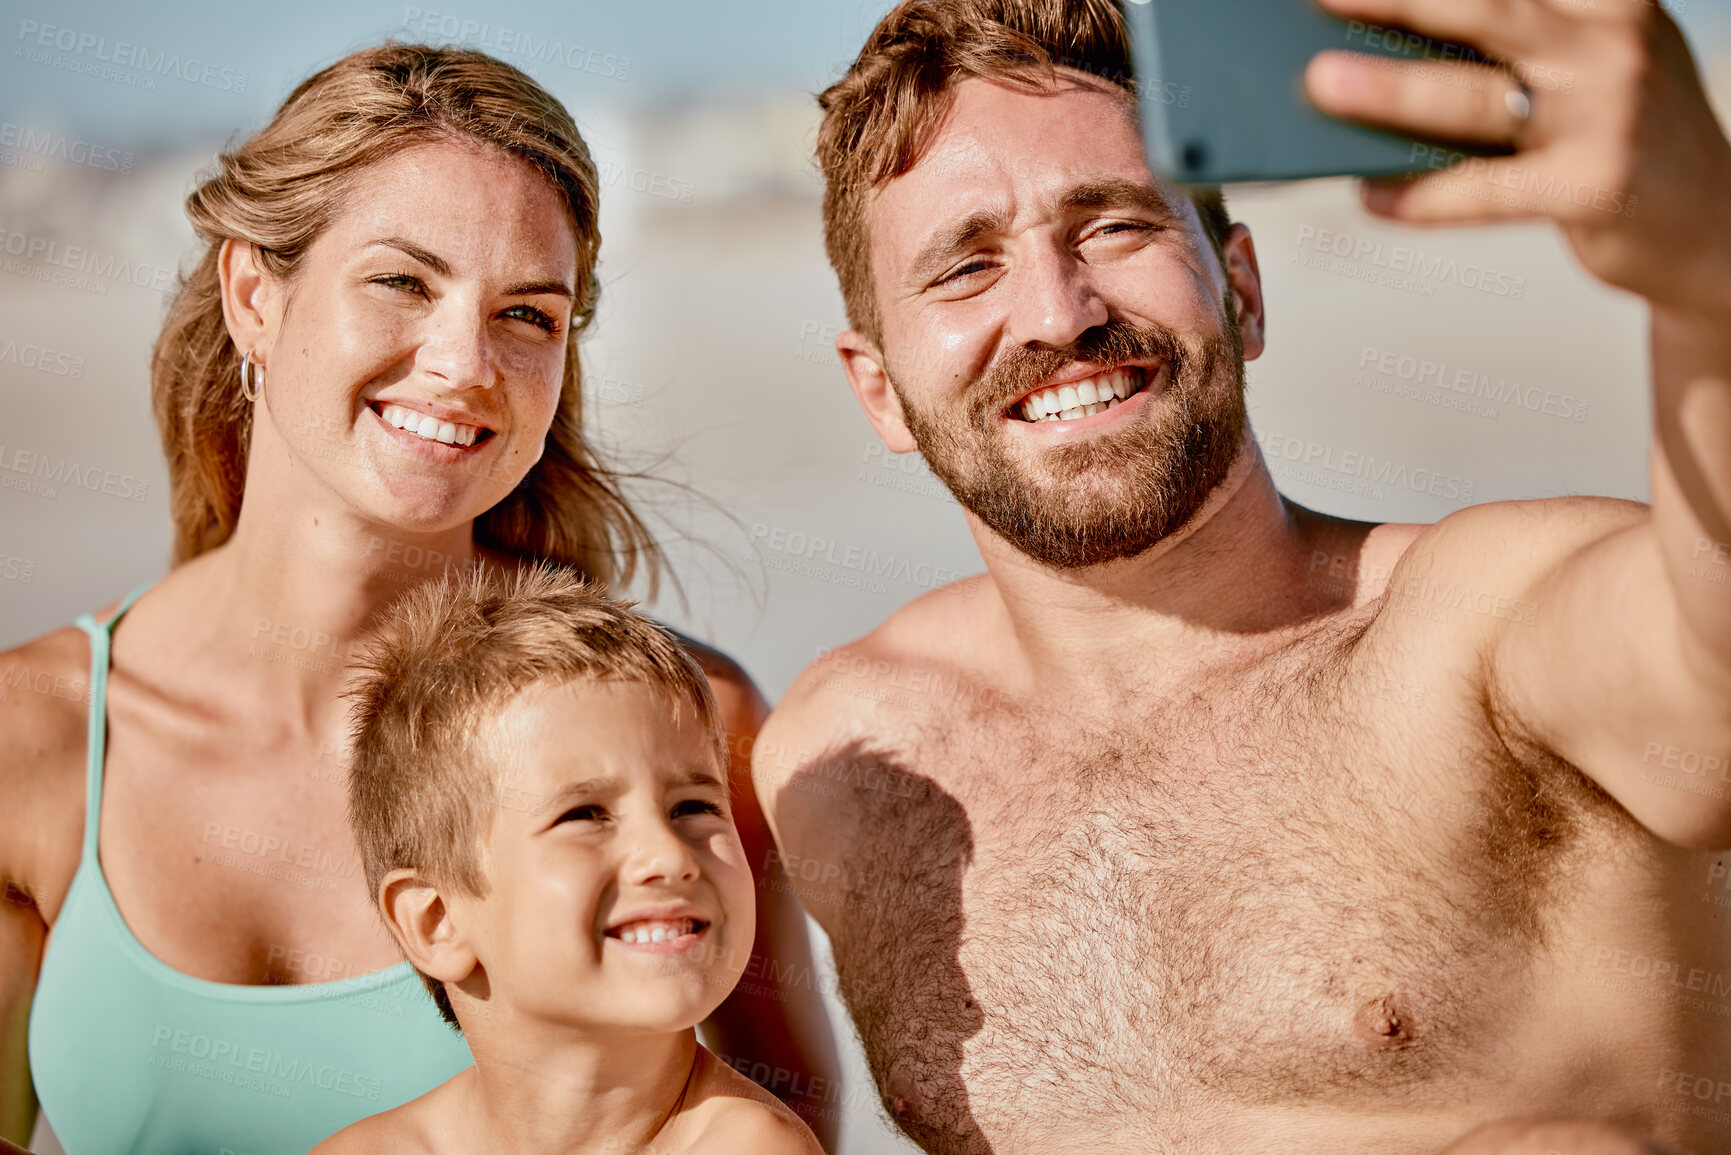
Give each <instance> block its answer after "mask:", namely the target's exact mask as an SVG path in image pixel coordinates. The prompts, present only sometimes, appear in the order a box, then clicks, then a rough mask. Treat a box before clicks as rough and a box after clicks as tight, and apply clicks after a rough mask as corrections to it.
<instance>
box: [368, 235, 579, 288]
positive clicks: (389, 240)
mask: <svg viewBox="0 0 1731 1155" xmlns="http://www.w3.org/2000/svg"><path fill="white" fill-rule="evenodd" d="M372 243H373V244H375V245H384V246H385V247H386V248H391V249H396V250H397V251H398V252H400V253H405V254H407V255H408V256H410V257H413V258H414V259H415V260H417V261H419V262H421V264H423V265H425V266H427V267H428V268H429V269H431V270H433V271H434V272H435V273H437V274H439V275H440V276H441V277H448V276H450V275H451V263H450V262H449V261H447V260H445V258H443V257H441V256H440V255H439V254H437V253H435V252H433V251H432V250H431V249H428V248H426V247H424V246H422V245H417V244H416V243H415V242H414V241H411V240H409V239H407V238H406V237H379V238H378V239H377V240H375V241H373V242H372ZM542 293H554V294H556V295H558V296H561V297H564V298H565V299H566V300H575V299H576V297H577V294H576V293H575V292H574V291H573V290H572V288H571V286H570V285H568V284H566V283H565V282H564V281H553V280H548V281H519V282H518V283H517V284H515V285H511V286H509V287H508V288H506V290H505V294H504V295H505V296H507V297H534V296H539V295H540V294H542Z"/></svg>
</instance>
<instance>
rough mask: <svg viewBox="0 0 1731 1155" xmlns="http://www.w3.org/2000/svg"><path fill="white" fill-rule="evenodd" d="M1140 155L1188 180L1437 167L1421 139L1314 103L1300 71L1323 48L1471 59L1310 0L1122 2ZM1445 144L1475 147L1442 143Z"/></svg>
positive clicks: (1471, 54)
mask: <svg viewBox="0 0 1731 1155" xmlns="http://www.w3.org/2000/svg"><path fill="white" fill-rule="evenodd" d="M1124 16H1125V19H1126V21H1127V22H1128V24H1129V28H1130V49H1131V54H1132V59H1133V60H1134V63H1135V68H1136V81H1137V90H1138V93H1139V94H1140V95H1139V104H1140V107H1141V115H1142V135H1143V138H1144V140H1145V141H1146V142H1147V147H1148V159H1149V163H1150V164H1152V165H1153V167H1154V170H1155V171H1156V172H1158V173H1160V174H1161V175H1162V176H1166V177H1169V178H1171V179H1173V180H1177V181H1180V182H1182V183H1185V184H1224V183H1227V182H1229V181H1273V180H1301V179H1304V178H1307V177H1319V176H1391V175H1395V174H1398V173H1403V172H1416V171H1418V170H1420V169H1428V168H1435V167H1439V166H1438V165H1437V164H1434V163H1433V160H1435V159H1437V158H1438V155H1439V154H1438V152H1437V151H1436V149H1437V148H1438V147H1439V146H1442V145H1444V144H1445V142H1437V141H1419V140H1415V139H1413V138H1411V137H1405V136H1400V135H1397V134H1395V133H1390V132H1383V131H1381V130H1379V129H1375V128H1369V127H1366V126H1364V125H1357V124H1349V123H1347V122H1346V121H1342V120H1336V119H1334V118H1333V117H1331V116H1326V115H1324V114H1323V113H1321V112H1318V111H1317V110H1316V108H1315V106H1313V105H1312V104H1311V103H1310V101H1309V99H1308V98H1307V97H1306V96H1305V94H1304V69H1305V66H1306V65H1308V64H1309V63H1310V58H1311V57H1313V56H1315V55H1316V54H1317V53H1318V52H1320V51H1322V50H1323V49H1325V48H1341V49H1346V50H1348V51H1352V52H1363V53H1369V54H1373V55H1377V56H1381V57H1385V58H1387V59H1388V60H1389V61H1390V64H1389V67H1391V68H1399V67H1401V66H1402V64H1403V63H1405V62H1408V61H1422V60H1430V61H1461V60H1464V61H1474V62H1479V63H1484V62H1485V57H1484V56H1482V55H1480V54H1479V53H1477V52H1475V51H1474V50H1473V49H1471V48H1469V47H1466V46H1465V45H1460V44H1452V43H1449V42H1447V41H1441V40H1434V39H1430V38H1428V37H1424V36H1419V35H1417V34H1415V33H1411V32H1407V31H1405V30H1403V29H1396V28H1385V27H1382V26H1381V25H1377V24H1368V23H1366V22H1364V21H1360V20H1340V19H1337V18H1336V17H1334V16H1333V15H1331V14H1329V13H1327V12H1324V11H1323V10H1322V9H1321V8H1318V7H1317V6H1316V5H1315V4H1314V3H1312V2H1311V0H1124ZM1446 147H1447V148H1448V149H1449V151H1451V152H1465V153H1473V152H1475V151H1477V150H1475V149H1473V148H1462V147H1460V146H1458V145H1447V146H1446Z"/></svg>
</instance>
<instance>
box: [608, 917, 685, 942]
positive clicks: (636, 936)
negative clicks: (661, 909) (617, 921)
mask: <svg viewBox="0 0 1731 1155" xmlns="http://www.w3.org/2000/svg"><path fill="white" fill-rule="evenodd" d="M696 929H697V924H696V923H695V922H693V921H692V920H691V919H689V918H680V919H673V920H670V921H669V920H660V921H656V922H634V923H632V924H631V925H630V926H627V927H626V928H625V929H623V930H621V931H620V932H619V940H620V941H621V942H628V943H642V942H666V941H667V940H668V939H674V938H678V937H679V936H680V935H683V934H691V933H692V932H693V931H695V930H696Z"/></svg>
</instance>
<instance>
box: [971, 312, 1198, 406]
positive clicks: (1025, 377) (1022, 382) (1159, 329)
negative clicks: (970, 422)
mask: <svg viewBox="0 0 1731 1155" xmlns="http://www.w3.org/2000/svg"><path fill="white" fill-rule="evenodd" d="M1154 360H1159V361H1164V362H1166V364H1167V366H1168V369H1169V372H1170V377H1169V378H1168V379H1169V380H1172V381H1178V380H1182V379H1183V375H1184V370H1185V368H1186V365H1187V362H1188V355H1187V353H1186V352H1185V349H1184V345H1183V342H1181V341H1179V339H1178V335H1177V334H1176V333H1174V332H1173V331H1172V330H1171V329H1168V328H1166V327H1165V326H1164V325H1131V324H1129V323H1127V322H1124V321H1108V322H1106V323H1105V324H1104V325H1096V326H1095V327H1094V328H1092V329H1089V330H1087V331H1086V332H1084V333H1083V334H1082V335H1081V336H1080V337H1078V338H1076V340H1075V342H1074V343H1072V344H1070V345H1068V346H1065V347H1063V348H1044V347H1034V346H1028V345H1018V346H1017V347H1015V348H1013V349H1010V350H1008V351H1006V352H1005V353H1004V354H1003V355H1002V356H1001V357H999V358H998V363H997V364H996V365H994V366H992V368H991V369H990V370H988V371H987V372H986V374H985V376H983V377H981V378H980V381H979V384H978V385H976V386H975V388H974V397H973V398H972V400H971V402H970V406H969V407H970V409H971V411H972V413H971V415H972V417H973V418H974V420H975V422H976V423H982V424H983V423H985V422H987V421H990V420H993V419H995V418H996V417H997V416H998V415H999V414H1001V413H1002V412H1003V411H1004V410H1006V409H1008V408H1009V407H1010V405H1011V403H1013V402H1015V401H1019V400H1021V399H1022V398H1023V397H1024V396H1026V395H1027V394H1029V393H1031V392H1033V391H1034V390H1035V389H1038V388H1039V387H1040V386H1041V385H1043V384H1044V383H1045V382H1046V381H1048V380H1049V379H1051V378H1052V377H1054V376H1056V375H1057V374H1059V373H1061V372H1063V371H1064V370H1065V369H1068V368H1069V367H1070V366H1072V365H1077V364H1082V363H1088V364H1095V365H1099V366H1101V367H1102V368H1103V369H1110V368H1112V367H1114V366H1117V365H1122V364H1124V363H1126V362H1129V361H1154Z"/></svg>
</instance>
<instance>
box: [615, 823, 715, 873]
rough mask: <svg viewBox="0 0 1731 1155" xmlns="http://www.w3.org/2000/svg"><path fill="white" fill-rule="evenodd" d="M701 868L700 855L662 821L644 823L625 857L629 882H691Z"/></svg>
mask: <svg viewBox="0 0 1731 1155" xmlns="http://www.w3.org/2000/svg"><path fill="white" fill-rule="evenodd" d="M699 873H700V871H699V870H698V866H697V856H696V855H695V854H693V853H692V851H691V847H690V845H689V844H687V843H686V841H685V839H683V838H681V837H679V834H678V832H677V831H675V830H674V829H673V828H672V827H671V826H669V825H667V824H666V823H663V822H658V823H653V824H647V823H646V824H645V826H644V828H643V829H642V830H641V831H639V832H638V833H637V836H636V838H635V840H634V841H633V843H632V848H631V854H630V857H629V858H627V859H626V863H625V876H626V879H627V881H629V882H631V883H633V884H635V885H638V886H642V885H645V884H648V883H654V882H691V881H693V880H694V879H696V878H697V876H698V874H699Z"/></svg>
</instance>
